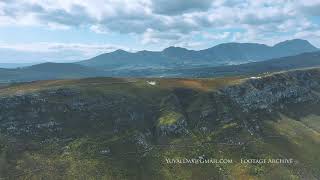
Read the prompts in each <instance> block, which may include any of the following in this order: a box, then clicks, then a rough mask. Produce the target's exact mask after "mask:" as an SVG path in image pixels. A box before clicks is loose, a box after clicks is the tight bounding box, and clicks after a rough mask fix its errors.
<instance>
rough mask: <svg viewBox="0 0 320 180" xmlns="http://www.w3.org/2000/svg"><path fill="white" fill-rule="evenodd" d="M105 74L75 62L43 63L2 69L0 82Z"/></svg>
mask: <svg viewBox="0 0 320 180" xmlns="http://www.w3.org/2000/svg"><path fill="white" fill-rule="evenodd" d="M94 76H103V72H102V71H100V70H97V69H95V68H90V67H86V66H82V65H79V64H73V63H42V64H37V65H33V66H29V67H24V68H16V69H4V68H2V69H0V82H15V81H33V80H47V79H69V78H85V77H94Z"/></svg>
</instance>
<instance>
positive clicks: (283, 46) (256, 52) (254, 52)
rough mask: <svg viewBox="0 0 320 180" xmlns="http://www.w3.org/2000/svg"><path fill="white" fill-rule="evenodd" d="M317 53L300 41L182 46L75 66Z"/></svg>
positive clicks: (177, 63)
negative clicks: (197, 47) (198, 46)
mask: <svg viewBox="0 0 320 180" xmlns="http://www.w3.org/2000/svg"><path fill="white" fill-rule="evenodd" d="M317 50H319V49H318V48H316V47H315V46H313V45H312V44H311V43H309V42H308V41H306V40H302V39H293V40H287V41H283V42H280V43H277V44H275V45H274V46H268V45H265V44H259V43H237V42H231V43H223V44H218V45H216V46H213V47H211V48H207V49H203V50H198V51H196V50H189V49H186V48H182V47H175V46H170V47H167V48H165V49H163V50H162V51H138V52H127V51H124V50H116V51H113V52H110V53H104V54H101V55H98V56H96V57H93V58H91V59H88V60H84V61H79V62H77V63H78V64H81V65H85V66H91V67H98V68H112V67H113V68H115V67H125V66H142V67H143V65H145V66H146V67H147V66H150V65H154V66H159V67H161V66H165V67H175V66H186V65H190V66H192V65H195V64H202V65H210V66H218V65H225V64H230V63H231V64H232V63H234V64H241V63H243V62H250V61H262V60H267V59H272V58H279V57H285V56H290V55H297V54H300V53H304V52H313V51H317Z"/></svg>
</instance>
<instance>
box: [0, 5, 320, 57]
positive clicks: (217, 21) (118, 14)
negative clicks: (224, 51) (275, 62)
mask: <svg viewBox="0 0 320 180" xmlns="http://www.w3.org/2000/svg"><path fill="white" fill-rule="evenodd" d="M297 38H299V39H306V40H308V41H309V42H311V43H312V44H313V45H315V46H317V47H320V0H250V1H249V0H0V55H1V57H0V63H29V62H48V61H53V62H71V61H77V60H84V59H88V58H91V57H94V56H96V55H98V54H101V53H106V52H112V51H114V50H117V49H123V50H127V51H132V52H135V51H139V50H152V51H160V50H162V49H164V48H166V47H169V46H178V47H184V48H188V49H195V50H199V49H205V48H209V47H212V46H214V45H217V44H220V43H226V42H254V43H263V44H267V45H274V44H276V43H278V42H281V41H284V40H289V39H297Z"/></svg>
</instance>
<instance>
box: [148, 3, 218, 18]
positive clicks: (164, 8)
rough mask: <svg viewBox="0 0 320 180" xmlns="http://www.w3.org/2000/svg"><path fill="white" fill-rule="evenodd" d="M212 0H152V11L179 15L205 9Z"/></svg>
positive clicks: (209, 5)
mask: <svg viewBox="0 0 320 180" xmlns="http://www.w3.org/2000/svg"><path fill="white" fill-rule="evenodd" d="M212 2H213V1H212V0H201V1H199V0H187V1H186V0H175V1H168V0H153V1H152V10H153V12H154V13H159V14H165V15H179V14H183V13H188V12H193V11H206V10H208V9H209V8H210V7H211V4H212Z"/></svg>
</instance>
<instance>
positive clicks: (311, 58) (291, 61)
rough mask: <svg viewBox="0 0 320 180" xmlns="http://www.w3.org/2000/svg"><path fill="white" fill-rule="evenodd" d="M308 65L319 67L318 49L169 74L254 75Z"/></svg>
mask: <svg viewBox="0 0 320 180" xmlns="http://www.w3.org/2000/svg"><path fill="white" fill-rule="evenodd" d="M310 67H320V51H317V52H311V53H303V54H299V55H296V56H288V57H282V58H276V59H271V60H266V61H261V62H252V63H247V64H240V65H231V66H220V67H212V68H190V69H180V70H178V71H174V70H172V71H171V72H169V74H176V76H182V77H219V76H235V75H254V74H260V73H266V72H278V71H287V70H293V69H300V68H310Z"/></svg>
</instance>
